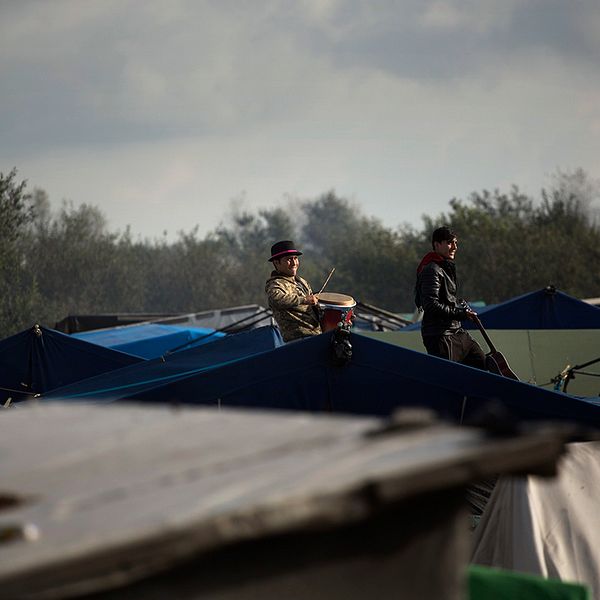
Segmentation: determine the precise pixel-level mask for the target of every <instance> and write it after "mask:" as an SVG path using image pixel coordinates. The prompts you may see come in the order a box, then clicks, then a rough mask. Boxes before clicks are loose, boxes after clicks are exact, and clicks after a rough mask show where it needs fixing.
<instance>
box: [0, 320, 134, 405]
mask: <svg viewBox="0 0 600 600" xmlns="http://www.w3.org/2000/svg"><path fill="white" fill-rule="evenodd" d="M142 360H143V359H141V358H139V357H137V356H132V355H130V354H126V353H125V352H119V351H118V350H111V349H108V348H103V347H102V346H97V345H96V344H90V343H89V342H86V341H83V340H78V339H75V338H73V337H71V336H69V335H65V334H64V333H59V332H58V331H54V330H52V329H46V328H45V327H41V326H39V325H35V326H34V327H31V328H30V329H26V330H24V331H21V332H20V333H17V334H15V335H13V336H10V337H8V338H5V339H4V340H1V341H0V394H1V396H0V398H2V402H3V403H4V402H5V401H6V399H7V398H9V397H10V398H12V399H13V400H20V399H23V398H24V397H28V396H30V395H33V394H42V393H45V392H47V391H49V390H52V389H54V388H57V387H60V386H64V385H69V384H71V383H74V382H75V381H79V380H80V379H85V378H88V377H93V376H94V375H99V374H100V373H105V372H107V371H112V370H113V369H119V368H121V367H127V366H129V365H134V364H137V363H139V362H141V361H142Z"/></svg>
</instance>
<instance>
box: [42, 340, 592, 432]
mask: <svg viewBox="0 0 600 600" xmlns="http://www.w3.org/2000/svg"><path fill="white" fill-rule="evenodd" d="M257 331H259V330H257ZM253 334H254V335H256V333H255V332H246V333H241V334H236V335H231V336H227V337H226V338H224V339H222V340H217V341H215V342H212V343H211V344H206V345H204V346H200V347H199V348H197V349H195V352H196V354H194V355H192V354H189V352H191V351H187V352H181V353H175V354H173V355H171V356H170V357H167V358H166V359H165V360H164V361H162V360H160V359H158V360H156V361H153V362H149V363H146V364H144V365H139V366H134V367H129V368H127V369H121V370H118V371H112V372H111V373H106V374H104V375H102V376H99V377H95V378H93V379H88V380H86V381H80V382H78V383H76V384H74V385H72V386H68V387H64V388H61V389H59V390H54V391H53V392H52V393H51V394H49V395H45V396H42V401H51V400H58V399H64V400H81V399H88V400H89V401H93V402H114V401H117V400H139V401H143V402H159V403H161V402H162V403H165V402H174V403H177V404H179V403H182V404H206V405H213V406H220V407H232V408H233V407H255V408H267V409H278V410H301V411H307V412H339V413H353V414H363V415H377V416H387V415H389V414H391V413H392V412H393V411H394V410H395V409H396V408H398V407H402V406H404V407H406V406H421V407H425V408H431V409H433V410H435V411H437V412H438V413H439V414H440V415H442V416H443V417H447V418H449V419H452V420H453V421H456V422H467V421H470V420H472V419H477V418H481V414H480V413H481V412H482V411H484V410H487V408H489V406H491V405H493V404H494V403H496V404H498V405H499V404H501V405H502V407H503V410H504V409H505V410H506V414H505V415H504V417H503V418H495V419H494V420H495V421H496V422H497V424H498V427H500V428H502V427H508V428H510V427H511V423H513V424H514V422H515V421H516V420H519V419H543V420H548V419H559V420H566V421H576V422H580V423H584V424H586V425H589V426H590V427H598V426H600V408H599V407H598V406H596V405H595V404H593V403H592V402H588V401H586V400H583V399H579V398H575V397H572V396H570V395H567V394H563V393H561V392H554V391H552V390H546V389H543V388H541V387H536V386H533V385H530V384H527V383H522V382H519V381H513V380H509V379H507V378H505V377H500V376H498V375H494V374H493V373H488V372H485V371H480V370H478V369H474V368H471V367H468V366H465V365H461V364H458V363H453V362H451V361H448V360H443V359H440V358H436V357H432V356H428V355H426V354H423V353H420V352H414V351H412V350H408V349H405V348H402V347H399V346H394V345H392V344H388V343H385V342H382V341H379V340H375V339H371V338H370V337H366V336H363V335H352V336H351V340H350V342H351V346H352V353H351V356H345V357H343V356H342V357H340V353H339V344H340V339H339V338H338V335H337V333H335V332H334V333H325V334H322V335H318V336H313V337H309V338H305V339H303V340H300V341H297V342H293V343H290V344H285V345H283V346H280V347H277V348H274V349H273V346H271V348H268V349H265V348H264V347H263V349H262V351H255V352H253V354H252V355H249V354H248V353H247V350H246V349H245V348H246V345H247V344H246V342H245V340H252V339H253V338H252V335H253ZM343 341H347V340H343ZM237 345H239V347H240V351H239V352H237V351H236V352H237V353H230V352H229V351H228V350H227V349H228V348H233V347H237ZM250 345H252V344H250ZM219 349H220V350H221V351H222V353H221V354H215V352H217V351H218V350H219ZM186 356H189V357H190V360H189V361H188V362H187V363H186V362H184V361H186V360H187V359H186ZM192 356H193V358H192ZM341 358H343V360H341ZM178 361H179V362H178ZM171 364H173V365H177V364H181V365H182V367H181V368H180V367H177V369H178V372H179V374H177V375H174V374H173V373H172V372H171V371H170V368H171V367H170V366H169V365H171ZM486 407H487V408H486Z"/></svg>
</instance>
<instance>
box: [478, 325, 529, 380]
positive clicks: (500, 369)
mask: <svg viewBox="0 0 600 600" xmlns="http://www.w3.org/2000/svg"><path fill="white" fill-rule="evenodd" d="M473 322H474V323H475V325H477V327H478V328H479V331H481V335H482V336H483V339H484V340H485V342H486V344H487V345H488V346H489V347H490V351H489V352H488V353H487V354H486V355H485V366H486V369H487V370H488V371H490V372H491V373H496V375H503V376H504V377H508V378H509V379H516V380H517V381H520V379H519V378H518V377H517V375H516V374H515V372H514V371H513V370H512V369H511V368H510V367H509V365H508V361H507V360H506V358H504V355H503V354H502V352H498V350H496V347H495V346H494V344H493V343H492V340H491V339H490V336H489V335H488V334H487V331H486V330H485V329H484V328H483V325H482V324H481V321H480V320H479V317H478V316H477V315H475V316H474V317H473Z"/></svg>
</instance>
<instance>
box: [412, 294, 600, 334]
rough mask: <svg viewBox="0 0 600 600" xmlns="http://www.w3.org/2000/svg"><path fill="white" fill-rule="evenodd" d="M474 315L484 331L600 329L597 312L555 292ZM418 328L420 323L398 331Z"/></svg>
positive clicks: (518, 299) (524, 297)
mask: <svg viewBox="0 0 600 600" xmlns="http://www.w3.org/2000/svg"><path fill="white" fill-rule="evenodd" d="M477 313H478V314H479V318H480V320H481V323H482V324H483V326H484V327H485V328H486V329H600V308H598V307H596V306H592V305H591V304H588V303H587V302H583V301H582V300H578V299H577V298H573V297H572V296H569V295H568V294H565V293H564V292H560V291H558V290H555V289H554V288H544V289H542V290H538V291H536V292H530V293H529V294H523V295H522V296H517V297H515V298H511V299H510V300H507V301H506V302H502V303H501V304H494V305H492V306H485V307H483V308H478V309H477ZM463 327H464V328H465V329H475V328H476V326H475V325H474V324H473V323H471V322H470V321H464V322H463ZM420 328H421V323H420V322H419V323H414V324H412V325H409V326H407V327H404V328H403V329H402V330H401V331H412V330H414V329H420Z"/></svg>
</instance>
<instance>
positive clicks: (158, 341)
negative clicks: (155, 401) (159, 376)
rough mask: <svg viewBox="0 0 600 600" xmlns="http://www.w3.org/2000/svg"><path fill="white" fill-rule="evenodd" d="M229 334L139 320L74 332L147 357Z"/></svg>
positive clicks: (87, 339)
mask: <svg viewBox="0 0 600 600" xmlns="http://www.w3.org/2000/svg"><path fill="white" fill-rule="evenodd" d="M224 335H225V334H224V333H220V332H215V330H214V329H209V328H205V327H179V326H176V325H160V324H158V323H139V324H136V325H124V326H121V327H110V328H107V329H98V330H95V331H85V332H82V333H74V334H72V337H75V338H77V339H80V340H85V341H86V342H91V343H92V344H98V345H100V346H104V347H106V348H113V349H114V350H121V352H128V353H129V354H135V355H136V356H141V357H143V358H148V359H150V358H157V357H159V356H162V355H163V354H164V353H165V352H168V351H169V350H174V349H176V348H179V347H180V346H182V345H184V344H186V343H188V342H190V343H192V342H193V343H194V345H197V344H206V343H208V342H214V341H215V340H216V339H218V338H220V337H223V336H224Z"/></svg>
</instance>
